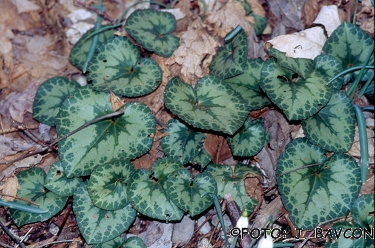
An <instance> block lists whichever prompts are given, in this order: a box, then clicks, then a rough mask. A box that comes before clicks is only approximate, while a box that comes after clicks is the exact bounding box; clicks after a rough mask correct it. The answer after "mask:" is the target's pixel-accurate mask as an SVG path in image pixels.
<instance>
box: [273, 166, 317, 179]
mask: <svg viewBox="0 0 375 248" xmlns="http://www.w3.org/2000/svg"><path fill="white" fill-rule="evenodd" d="M321 164H323V163H316V164H308V165H304V166H302V167H299V168H297V169H294V170H291V171H287V172H285V173H282V174H281V175H280V176H281V177H282V176H284V175H286V174H289V173H292V172H294V171H297V170H302V169H306V168H309V167H312V166H316V165H321Z"/></svg>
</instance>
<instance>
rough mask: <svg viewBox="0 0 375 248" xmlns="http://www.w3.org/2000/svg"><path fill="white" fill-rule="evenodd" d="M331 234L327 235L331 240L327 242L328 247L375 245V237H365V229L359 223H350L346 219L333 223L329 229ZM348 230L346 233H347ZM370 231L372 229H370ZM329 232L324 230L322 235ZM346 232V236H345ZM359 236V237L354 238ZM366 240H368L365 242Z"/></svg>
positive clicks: (357, 247)
mask: <svg viewBox="0 0 375 248" xmlns="http://www.w3.org/2000/svg"><path fill="white" fill-rule="evenodd" d="M327 231H328V232H330V233H331V235H327V237H329V238H330V241H329V242H328V243H327V244H326V246H325V247H327V248H343V247H348V248H371V247H374V239H372V240H371V239H369V238H368V237H367V239H364V237H363V231H364V229H363V228H361V226H360V225H358V224H357V223H349V222H346V221H343V222H337V223H335V224H333V226H332V227H331V228H329V229H328V230H327ZM345 231H346V233H345ZM369 231H370V230H369ZM328 232H325V231H322V235H326V233H327V234H328ZM344 233H345V236H344ZM352 235H354V237H358V238H353V236H352ZM365 241H367V242H366V243H365Z"/></svg>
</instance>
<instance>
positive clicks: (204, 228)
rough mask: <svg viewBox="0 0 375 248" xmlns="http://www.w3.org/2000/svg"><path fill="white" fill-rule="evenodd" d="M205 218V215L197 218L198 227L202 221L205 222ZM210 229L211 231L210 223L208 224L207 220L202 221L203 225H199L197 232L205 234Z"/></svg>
mask: <svg viewBox="0 0 375 248" xmlns="http://www.w3.org/2000/svg"><path fill="white" fill-rule="evenodd" d="M206 220H207V218H206V217H205V216H202V217H200V218H199V219H198V222H197V226H198V227H200V226H201V225H202V223H203V222H205V221H206ZM210 231H211V225H210V222H209V221H207V222H206V223H204V225H203V226H202V227H201V229H199V232H200V233H202V234H207V233H209V232H210Z"/></svg>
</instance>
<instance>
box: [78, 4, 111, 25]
mask: <svg viewBox="0 0 375 248" xmlns="http://www.w3.org/2000/svg"><path fill="white" fill-rule="evenodd" d="M74 3H75V4H77V5H79V6H81V7H84V8H85V9H88V10H90V11H93V12H95V13H96V14H97V15H99V16H101V17H103V18H104V19H105V20H107V21H109V22H110V23H111V24H115V23H116V20H114V19H113V18H112V17H110V16H109V15H107V14H106V13H105V12H103V11H100V10H98V9H95V8H93V7H91V6H89V5H87V4H85V3H82V2H80V1H78V0H74Z"/></svg>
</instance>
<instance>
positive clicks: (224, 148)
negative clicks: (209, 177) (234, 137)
mask: <svg viewBox="0 0 375 248" xmlns="http://www.w3.org/2000/svg"><path fill="white" fill-rule="evenodd" d="M205 135H206V139H205V140H204V143H203V147H204V149H205V150H206V152H207V153H208V154H209V155H210V156H211V158H212V162H213V163H214V164H223V163H224V161H225V160H227V159H229V158H230V157H232V151H231V149H230V148H229V145H228V143H227V141H226V139H225V138H224V137H223V136H218V135H215V134H210V133H206V134H205Z"/></svg>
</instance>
